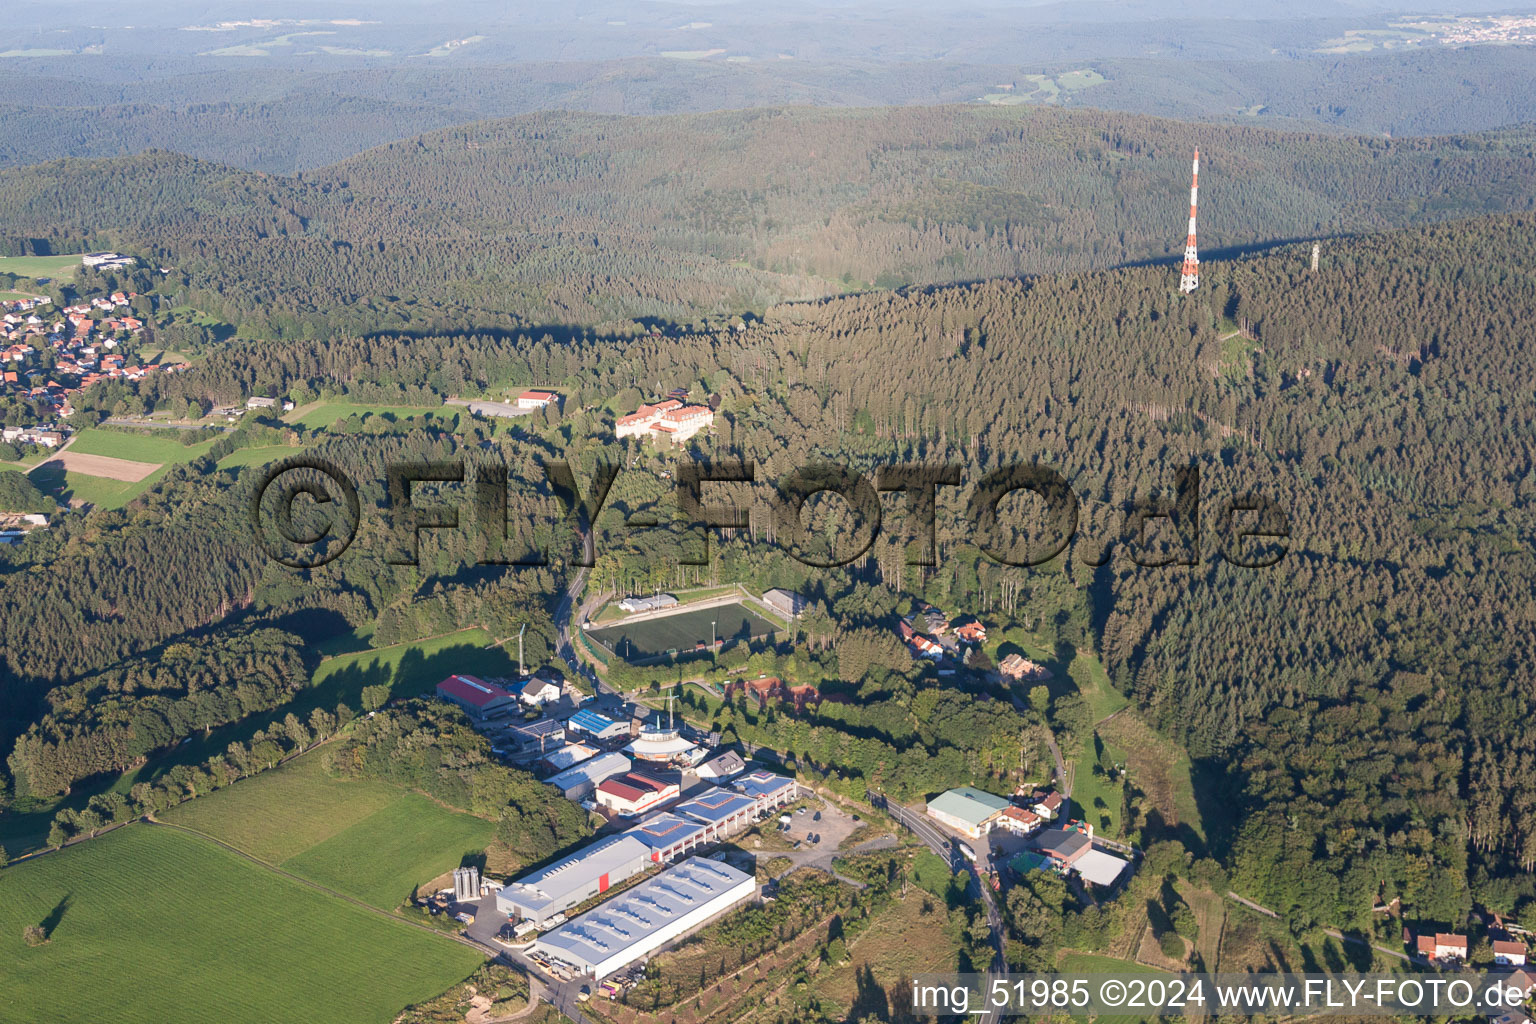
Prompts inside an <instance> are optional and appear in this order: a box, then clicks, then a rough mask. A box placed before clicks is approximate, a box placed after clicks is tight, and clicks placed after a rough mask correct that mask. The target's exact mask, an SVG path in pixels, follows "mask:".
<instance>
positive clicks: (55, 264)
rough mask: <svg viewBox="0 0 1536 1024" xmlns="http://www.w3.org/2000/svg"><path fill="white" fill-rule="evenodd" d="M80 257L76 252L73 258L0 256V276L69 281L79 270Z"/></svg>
mask: <svg viewBox="0 0 1536 1024" xmlns="http://www.w3.org/2000/svg"><path fill="white" fill-rule="evenodd" d="M81 255H82V254H81V253H78V252H77V253H75V254H74V255H73V256H0V274H15V275H16V276H17V277H34V278H35V277H48V278H57V279H59V280H64V281H69V280H72V279H73V278H74V276H75V271H77V270H79V269H80V257H81Z"/></svg>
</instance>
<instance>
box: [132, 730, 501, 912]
mask: <svg viewBox="0 0 1536 1024" xmlns="http://www.w3.org/2000/svg"><path fill="white" fill-rule="evenodd" d="M323 757H324V751H323V749H322V750H320V751H315V752H312V753H309V754H306V755H304V756H303V757H300V758H298V759H296V760H294V761H292V762H290V763H288V764H286V765H284V766H282V767H281V768H277V769H274V770H272V771H267V772H263V773H261V774H260V775H257V776H255V777H254V778H250V779H245V780H242V781H241V782H239V783H236V784H235V785H233V786H230V787H228V788H226V789H221V790H219V791H218V792H215V793H211V794H209V795H207V796H203V797H199V798H197V799H195V800H191V801H188V802H187V803H184V804H181V805H179V806H177V807H175V808H172V809H171V810H169V811H167V812H166V813H165V814H164V815H162V817H164V818H165V820H166V821H171V822H175V823H176V824H179V825H185V826H186V827H188V828H192V829H196V830H197V831H199V832H203V833H205V834H207V835H211V836H213V837H215V838H216V839H219V840H221V841H222V842H226V843H228V844H229V845H231V846H233V847H236V848H237V849H239V850H242V851H244V852H245V853H249V854H250V855H251V856H253V857H256V858H258V859H260V860H263V861H266V862H267V863H269V864H274V865H277V866H279V867H281V868H283V869H284V870H285V871H291V872H292V873H294V874H296V875H300V876H302V877H304V878H308V879H310V880H311V881H314V882H318V883H320V884H321V885H324V886H326V887H327V888H330V889H335V890H336V891H337V892H341V893H345V894H346V895H348V896H352V897H354V898H356V899H360V900H362V901H363V902H365V903H369V904H371V905H373V906H375V907H378V908H380V909H381V910H393V909H395V908H396V907H398V906H400V904H402V903H404V902H405V901H406V900H407V899H408V898H409V897H410V895H411V890H412V889H413V888H414V887H416V886H418V885H421V884H424V883H426V882H430V881H431V880H432V879H434V878H436V877H437V876H438V875H441V874H444V873H445V872H448V871H451V870H452V869H454V868H456V867H458V866H459V865H460V863H461V862H462V860H463V859H464V857H466V856H472V855H477V854H479V853H481V852H483V851H484V850H485V848H486V846H487V845H488V844H489V843H490V842H491V840H492V839H493V838H494V836H495V831H496V825H495V823H494V822H491V821H487V820H485V819H483V818H477V817H474V816H473V815H469V814H462V813H459V812H457V811H453V810H450V809H448V808H446V807H443V806H441V805H439V804H436V803H434V802H432V801H431V800H429V799H427V798H426V797H424V796H422V795H421V794H419V793H412V792H409V791H407V790H403V789H399V788H397V787H395V786H391V785H389V784H388V783H384V782H377V781H374V780H371V779H338V778H334V777H332V776H331V775H329V774H328V773H327V772H326V771H325V768H324V765H323V763H322V758H323Z"/></svg>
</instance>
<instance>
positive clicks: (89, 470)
mask: <svg viewBox="0 0 1536 1024" xmlns="http://www.w3.org/2000/svg"><path fill="white" fill-rule="evenodd" d="M212 446H213V442H212V441H200V442H198V443H197V444H194V445H184V444H182V443H181V442H180V440H179V439H178V438H174V437H151V436H148V435H140V434H129V433H123V432H120V431H116V430H82V431H81V432H80V433H79V434H77V435H75V439H74V441H73V442H72V443H71V444H70V446H69V450H68V451H66V452H64V453H63V454H62V455H60V456H58V457H57V458H56V459H54V460H53V461H51V462H46V464H41V465H39V466H37V467H36V468H35V469H34V470H33V471H32V472H31V478H32V483H33V484H35V485H36V486H37V489H38V490H40V491H42V492H43V493H44V494H48V495H51V496H53V497H54V498H56V499H58V500H59V501H60V502H88V503H89V504H92V505H95V506H96V507H97V508H121V507H122V506H124V505H126V504H128V502H130V501H132V500H133V499H134V498H137V497H138V496H139V495H140V494H143V493H144V492H145V491H147V490H149V489H150V488H151V487H153V486H154V485H155V484H156V483H157V482H158V481H159V480H160V478H161V477H162V476H164V475H165V466H166V465H167V464H170V463H181V462H190V461H192V460H193V459H195V458H197V457H198V456H200V455H202V454H204V453H206V452H207V451H208V449H209V448H211V447H212ZM109 460H116V461H109ZM93 470H94V472H93Z"/></svg>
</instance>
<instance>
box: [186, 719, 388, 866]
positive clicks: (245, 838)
mask: <svg viewBox="0 0 1536 1024" xmlns="http://www.w3.org/2000/svg"><path fill="white" fill-rule="evenodd" d="M324 756H325V755H324V751H323V748H322V750H319V751H315V752H313V753H310V754H306V755H304V756H303V757H300V758H297V759H295V760H293V761H289V762H288V763H287V764H285V765H283V766H282V767H280V768H274V769H272V770H271V771H266V772H262V773H261V774H260V775H255V776H252V777H251V778H248V779H241V780H240V781H239V782H237V783H236V784H235V785H233V786H228V787H226V788H224V789H221V790H218V791H216V792H214V793H210V794H208V795H207V796H201V797H198V798H197V799H196V800H189V801H187V802H186V803H184V804H181V805H179V806H177V807H173V808H171V809H170V810H168V811H166V812H164V813H163V814H161V815H160V817H162V818H164V819H165V820H166V821H171V822H175V823H176V824H178V825H185V826H187V827H188V828H192V829H196V830H197V831H199V832H205V833H207V834H208V835H211V836H216V837H218V838H219V839H221V840H223V841H224V842H226V843H228V844H229V845H231V846H234V847H237V848H239V849H241V850H243V851H245V852H246V853H248V854H250V855H251V856H253V857H256V858H258V859H259V860H264V861H266V862H267V863H268V864H281V863H282V862H283V861H285V860H288V859H289V858H290V857H297V856H298V855H299V854H301V853H303V852H304V851H305V850H308V849H311V848H312V847H315V846H318V845H320V844H321V843H323V842H325V841H326V840H327V839H330V838H331V837H332V836H335V835H336V834H338V833H340V832H342V831H344V830H346V829H348V828H351V827H352V826H353V825H356V824H357V823H358V822H360V821H363V820H364V819H366V818H368V817H369V816H370V815H372V814H375V813H376V812H378V811H381V810H383V809H384V808H386V807H388V806H389V805H390V804H392V803H394V802H395V801H396V800H398V799H399V797H400V790H398V789H397V788H395V787H394V786H391V785H389V784H387V783H383V782H378V781H375V780H372V779H338V778H335V777H334V776H332V775H331V774H330V773H328V772H327V771H326V770H325V767H324V764H323V761H322V759H323V757H324Z"/></svg>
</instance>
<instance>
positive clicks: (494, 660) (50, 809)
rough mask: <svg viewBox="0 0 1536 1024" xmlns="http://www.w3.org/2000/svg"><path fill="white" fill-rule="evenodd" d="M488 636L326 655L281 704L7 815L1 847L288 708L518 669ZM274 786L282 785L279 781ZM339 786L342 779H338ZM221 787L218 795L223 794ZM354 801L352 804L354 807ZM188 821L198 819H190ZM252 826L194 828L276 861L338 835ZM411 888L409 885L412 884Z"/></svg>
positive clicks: (303, 712)
mask: <svg viewBox="0 0 1536 1024" xmlns="http://www.w3.org/2000/svg"><path fill="white" fill-rule="evenodd" d="M490 640H491V637H490V635H489V634H488V633H486V631H485V630H483V629H478V628H477V629H467V630H461V631H459V632H457V633H450V634H447V635H445V636H438V637H430V638H428V639H426V640H422V641H418V642H416V643H405V644H396V645H395V646H393V647H381V648H365V649H363V650H354V651H348V652H346V653H341V654H337V655H335V656H334V657H328V658H326V659H325V660H323V661H321V663H320V665H319V667H318V668H316V669H315V672H314V675H313V676H312V678H311V680H310V686H309V687H308V688H307V689H305V690H302V691H300V692H299V693H298V694H297V695H295V697H294V698H293V699H292V700H291V701H289V702H288V703H286V704H284V705H282V706H281V707H278V708H276V709H274V710H271V711H267V712H263V713H260V714H257V715H252V716H250V717H248V718H246V719H244V720H242V721H239V722H233V723H231V724H229V725H226V726H222V727H219V728H215V729H213V730H212V731H210V732H206V733H204V732H201V731H200V732H198V733H197V734H196V735H194V736H192V737H191V738H190V741H189V742H186V743H183V744H180V745H178V746H176V747H174V748H173V749H171V750H169V751H167V752H165V753H164V754H162V755H160V756H156V757H152V758H151V759H150V760H149V762H148V763H147V764H145V765H144V766H142V767H140V768H137V769H130V770H128V771H125V772H124V773H122V774H121V775H119V776H117V777H116V778H115V779H112V780H110V783H109V784H101V785H92V784H85V785H82V786H79V787H77V788H76V789H75V790H73V791H72V792H71V794H70V795H69V796H67V797H63V798H61V799H59V800H57V801H53V802H49V803H46V804H43V805H42V806H40V807H39V808H37V809H36V810H34V811H32V812H29V813H26V814H18V813H15V812H12V813H10V814H7V815H6V816H5V817H4V818H3V819H0V825H3V827H0V846H4V847H5V848H6V850H7V851H8V852H9V853H10V854H11V856H13V857H14V856H18V855H21V854H24V853H30V852H33V851H35V850H38V849H41V848H42V846H43V845H44V840H45V838H46V836H47V833H48V823H49V821H50V820H51V818H52V817H53V815H54V814H55V813H56V812H57V811H58V810H59V809H60V808H62V807H76V808H79V807H83V806H85V804H86V801H87V800H88V799H89V798H90V797H91V796H93V795H94V794H96V793H98V792H101V791H104V790H112V791H115V792H118V793H127V792H128V791H129V790H130V789H131V788H132V787H133V786H134V785H135V784H136V783H140V782H153V781H154V780H155V779H158V778H160V777H161V776H163V775H164V774H165V773H166V772H168V771H170V770H171V769H172V768H173V767H175V766H177V765H195V764H198V763H200V762H203V761H206V760H207V759H208V758H209V757H211V756H214V755H216V754H221V753H223V751H224V750H225V748H226V747H228V746H229V744H230V743H232V742H241V743H243V742H246V741H247V740H249V739H250V737H251V736H252V735H253V734H254V733H255V732H256V731H257V730H263V729H269V728H271V727H273V726H274V725H276V724H277V723H280V722H281V721H282V720H283V718H284V716H286V715H287V714H288V713H290V712H292V713H294V714H297V715H298V716H300V717H308V716H309V714H310V713H311V712H312V711H313V710H314V709H315V708H326V709H331V708H334V707H335V706H336V705H337V704H338V703H345V704H347V705H348V706H349V707H353V708H357V707H360V706H361V702H362V691H363V688H364V687H365V686H373V685H379V684H382V685H387V686H389V687H390V688H391V693H392V695H393V696H396V697H407V696H416V695H417V694H420V693H422V692H424V691H426V690H428V689H430V688H431V687H432V686H433V685H434V684H435V683H437V682H438V681H439V680H441V679H442V678H443V677H444V676H447V675H449V674H450V673H452V672H460V671H462V672H469V673H472V674H481V675H486V676H501V675H507V674H510V673H511V672H512V671H513V669H514V666H513V664H512V662H511V661H510V660H509V659H508V657H507V655H506V653H505V651H504V649H502V648H496V649H494V650H486V645H487V644H488V643H490ZM317 763H318V762H317ZM296 764H306V760H305V759H300V761H299V762H297V763H296ZM279 777H280V778H285V779H289V780H290V782H291V781H292V777H291V776H285V775H281V774H280V775H279ZM273 785H274V786H276V785H278V783H274V784H273ZM337 785H341V784H340V783H337ZM300 788H306V789H307V790H308V793H309V799H311V800H319V799H320V797H319V796H318V795H317V794H318V793H319V790H318V789H316V788H314V787H309V785H308V783H307V782H305V783H304V784H303V785H302V786H301V787H300ZM385 790H389V791H390V792H392V793H393V792H394V791H393V790H391V789H390V787H385ZM222 792H223V791H221V793H219V794H213V795H214V796H220V795H222ZM346 792H347V793H348V794H349V796H348V797H347V798H346V799H347V800H349V801H352V800H355V801H360V804H359V808H366V809H367V810H368V813H372V812H373V811H375V810H379V809H381V808H382V807H383V806H384V805H385V804H386V803H387V802H388V800H382V799H380V798H379V796H378V794H377V793H375V794H374V795H373V796H371V797H368V796H365V794H366V793H367V792H368V791H367V790H366V788H365V787H362V786H354V787H352V788H350V789H347V790H346ZM202 799H203V798H200V799H199V800H194V801H192V804H189V805H187V808H188V809H187V810H186V811H185V813H188V814H201V813H213V810H212V808H210V809H209V811H207V812H203V811H201V810H198V809H196V808H194V807H193V805H197V807H201V805H202V803H201V801H202ZM242 799H243V798H242ZM273 799H274V801H275V802H276V803H277V804H281V800H278V799H277V798H273ZM218 806H220V805H219V804H218V803H217V802H215V803H214V805H213V807H218ZM348 806H349V807H350V804H349V805H348ZM359 808H352V810H353V812H354V813H355V812H356V811H357V810H358V809H359ZM181 811H182V809H178V813H180V812H181ZM338 814H339V811H338V810H337V809H336V808H331V809H329V810H326V811H325V813H324V814H323V815H322V814H321V813H320V808H317V810H316V820H319V819H321V818H331V817H335V816H336V815H338ZM238 817H239V816H238V815H230V816H229V817H228V818H227V819H226V818H220V819H219V821H220V822H221V823H222V822H233V821H236V820H238ZM361 817H362V816H361V815H360V816H358V817H347V816H341V817H339V818H336V820H337V821H340V822H342V823H344V824H347V825H350V824H355V823H356V822H357V821H360V820H361ZM280 820H282V821H284V822H286V823H287V825H289V826H293V825H294V824H295V822H294V821H292V820H289V818H288V817H287V815H286V812H285V813H284V815H283V816H282V817H281V819H280ZM188 824H194V823H193V822H192V821H190V820H189V821H188ZM247 824H248V825H249V828H250V831H249V832H248V833H245V834H239V835H235V836H234V837H232V838H231V837H227V836H225V835H224V834H223V833H222V831H220V829H221V828H223V827H225V825H224V824H220V825H219V827H217V828H216V827H209V828H208V829H202V826H200V825H195V824H194V827H198V828H199V829H202V830H204V831H208V832H210V833H211V834H218V835H219V836H220V838H223V839H225V840H226V841H228V842H230V843H231V844H232V845H235V846H238V847H240V848H241V849H244V850H247V852H249V853H251V854H252V855H253V856H256V857H259V858H261V859H262V860H266V861H269V862H271V863H276V862H278V861H280V860H285V859H287V858H288V857H291V856H295V855H296V854H298V853H300V852H302V851H303V850H306V849H308V848H309V847H310V846H312V845H315V844H316V843H319V842H320V841H321V840H322V839H323V838H327V837H329V836H330V835H331V834H333V832H331V831H327V832H326V833H325V835H324V836H319V837H316V838H314V839H312V840H310V841H308V842H302V843H299V845H296V846H293V845H283V844H282V843H279V844H278V845H276V846H253V847H251V848H249V849H248V848H247V844H248V843H251V842H253V837H255V836H260V835H267V836H271V837H276V836H281V835H284V834H285V833H284V830H283V829H278V830H277V831H276V832H274V831H273V826H272V824H271V823H269V822H267V821H266V820H264V819H251V820H249V821H248V822H247ZM325 827H326V828H330V825H328V824H327V825H325ZM406 888H407V889H409V884H407V886H406ZM397 902H398V901H397Z"/></svg>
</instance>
